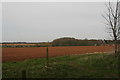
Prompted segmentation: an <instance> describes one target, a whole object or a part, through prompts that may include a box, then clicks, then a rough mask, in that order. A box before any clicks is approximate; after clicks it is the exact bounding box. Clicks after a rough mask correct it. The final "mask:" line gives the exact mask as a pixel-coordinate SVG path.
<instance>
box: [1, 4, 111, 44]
mask: <svg viewBox="0 0 120 80" xmlns="http://www.w3.org/2000/svg"><path fill="white" fill-rule="evenodd" d="M105 11H106V7H105V2H4V3H3V4H2V14H3V15H2V40H3V41H40V42H42V41H52V40H53V39H56V38H60V37H74V38H77V39H84V38H88V39H108V38H109V35H108V33H107V27H106V26H105V24H104V23H103V22H105V20H104V19H103V17H102V16H101V14H103V13H104V12H105Z"/></svg>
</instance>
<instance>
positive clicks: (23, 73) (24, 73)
mask: <svg viewBox="0 0 120 80" xmlns="http://www.w3.org/2000/svg"><path fill="white" fill-rule="evenodd" d="M22 80H26V70H23V71H22Z"/></svg>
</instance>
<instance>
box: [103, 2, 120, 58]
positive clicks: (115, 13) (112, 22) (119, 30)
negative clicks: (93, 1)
mask: <svg viewBox="0 0 120 80" xmlns="http://www.w3.org/2000/svg"><path fill="white" fill-rule="evenodd" d="M106 8H107V12H106V13H105V15H102V16H103V18H104V19H105V20H106V23H105V24H106V25H107V26H109V29H110V32H111V33H110V34H111V36H112V38H113V41H114V45H115V46H114V48H115V56H117V55H118V41H119V39H120V2H119V1H117V2H116V4H115V5H113V4H112V2H109V3H108V4H106Z"/></svg>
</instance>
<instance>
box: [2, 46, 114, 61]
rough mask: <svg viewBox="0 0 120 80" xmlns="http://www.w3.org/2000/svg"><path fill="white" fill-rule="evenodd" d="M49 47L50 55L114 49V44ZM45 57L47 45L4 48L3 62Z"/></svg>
mask: <svg viewBox="0 0 120 80" xmlns="http://www.w3.org/2000/svg"><path fill="white" fill-rule="evenodd" d="M48 49H49V56H50V57H55V56H63V55H70V54H85V53H94V52H110V51H113V47H112V46H68V47H67V46H66V47H65V46H63V47H49V48H48ZM44 57H46V47H25V48H2V62H15V61H23V60H26V59H31V58H44Z"/></svg>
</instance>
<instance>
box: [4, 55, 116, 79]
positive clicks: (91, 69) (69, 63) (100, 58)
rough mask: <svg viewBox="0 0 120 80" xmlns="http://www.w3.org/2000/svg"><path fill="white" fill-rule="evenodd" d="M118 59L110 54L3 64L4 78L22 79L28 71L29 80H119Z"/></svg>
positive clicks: (68, 56) (70, 56)
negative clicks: (69, 79) (47, 61)
mask: <svg viewBox="0 0 120 80" xmlns="http://www.w3.org/2000/svg"><path fill="white" fill-rule="evenodd" d="M117 63H118V62H117V59H116V58H115V57H114V56H113V55H108V54H82V55H67V56H60V57H53V58H49V65H50V67H49V68H48V70H47V69H46V67H45V65H46V59H45V58H37V59H29V60H25V61H21V62H16V63H14V62H8V63H3V64H2V67H3V69H2V70H3V71H2V77H3V78H21V77H22V74H21V71H22V70H26V76H27V78H84V77H87V78H117V73H118V70H117Z"/></svg>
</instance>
